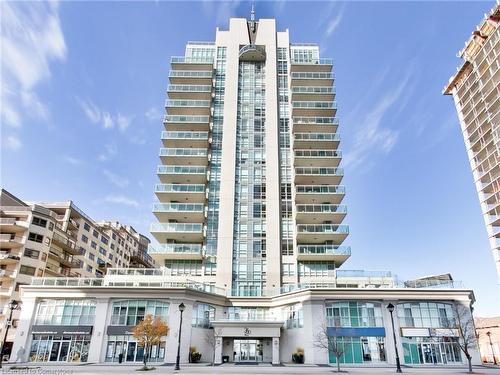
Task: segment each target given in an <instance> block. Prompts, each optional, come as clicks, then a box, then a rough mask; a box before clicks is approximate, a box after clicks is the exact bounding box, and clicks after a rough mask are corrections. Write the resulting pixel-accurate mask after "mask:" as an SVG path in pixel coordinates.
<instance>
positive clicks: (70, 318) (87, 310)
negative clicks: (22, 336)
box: [35, 300, 96, 326]
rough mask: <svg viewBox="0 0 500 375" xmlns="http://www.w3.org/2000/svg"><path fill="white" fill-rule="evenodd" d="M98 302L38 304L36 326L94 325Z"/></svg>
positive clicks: (72, 301)
mask: <svg viewBox="0 0 500 375" xmlns="http://www.w3.org/2000/svg"><path fill="white" fill-rule="evenodd" d="M95 306H96V302H95V301H92V300H44V301H40V303H39V304H38V309H37V312H36V317H35V324H36V325H72V326H74V325H92V324H94V318H95Z"/></svg>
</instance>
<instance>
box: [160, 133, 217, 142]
mask: <svg viewBox="0 0 500 375" xmlns="http://www.w3.org/2000/svg"><path fill="white" fill-rule="evenodd" d="M161 139H194V140H205V139H208V132H169V131H163V132H161Z"/></svg>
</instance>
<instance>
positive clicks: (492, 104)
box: [444, 3, 500, 278]
mask: <svg viewBox="0 0 500 375" xmlns="http://www.w3.org/2000/svg"><path fill="white" fill-rule="evenodd" d="M459 56H460V57H461V58H462V59H463V63H462V65H461V66H460V67H459V68H458V70H457V73H456V74H455V75H454V76H453V77H451V78H450V81H449V83H448V85H447V86H446V87H445V89H444V94H446V95H453V100H454V101H455V106H456V109H457V112H458V117H459V120H460V126H461V128H462V133H463V136H464V140H465V146H466V149H467V154H468V156H469V161H470V165H471V168H472V174H473V176H474V182H475V184H476V189H477V192H478V195H479V201H480V203H481V210H482V213H483V217H484V222H485V224H486V229H487V232H488V238H489V241H490V246H491V251H492V254H493V259H494V260H495V263H496V268H497V272H498V276H499V278H500V111H499V110H500V4H498V3H497V5H496V6H495V7H494V8H493V9H492V10H491V11H490V12H489V13H488V14H486V15H485V17H484V19H483V20H482V21H481V23H480V24H479V26H478V27H477V28H476V30H475V31H474V32H473V33H472V36H471V37H470V39H469V40H468V41H467V42H466V43H465V47H464V48H463V49H462V50H461V51H460V52H459Z"/></svg>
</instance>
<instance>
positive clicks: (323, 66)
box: [291, 59, 333, 72]
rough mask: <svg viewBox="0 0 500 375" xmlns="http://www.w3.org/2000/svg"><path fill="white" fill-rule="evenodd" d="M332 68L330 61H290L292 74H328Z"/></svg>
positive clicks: (331, 61)
mask: <svg viewBox="0 0 500 375" xmlns="http://www.w3.org/2000/svg"><path fill="white" fill-rule="evenodd" d="M332 67H333V60H332V59H312V60H309V61H297V60H292V63H291V71H292V72H330V71H331V70H332Z"/></svg>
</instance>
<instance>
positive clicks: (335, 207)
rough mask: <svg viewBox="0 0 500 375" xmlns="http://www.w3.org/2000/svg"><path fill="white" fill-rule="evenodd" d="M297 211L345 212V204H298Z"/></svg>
mask: <svg viewBox="0 0 500 375" xmlns="http://www.w3.org/2000/svg"><path fill="white" fill-rule="evenodd" d="M297 212H300V213H311V214H313V213H332V214H333V213H337V214H338V213H341V214H345V213H347V206H346V205H343V204H298V205H297Z"/></svg>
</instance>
